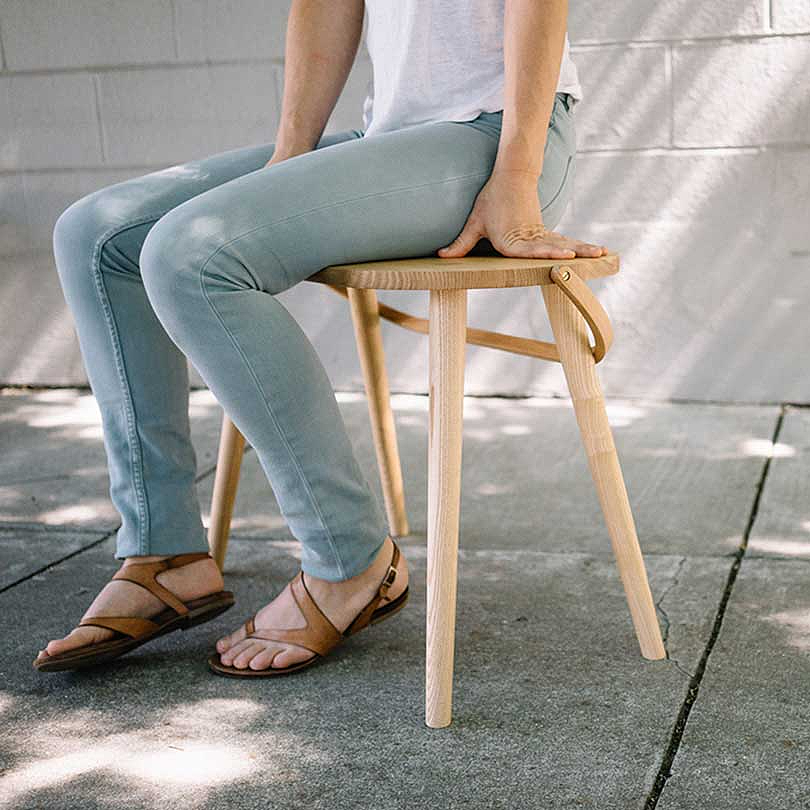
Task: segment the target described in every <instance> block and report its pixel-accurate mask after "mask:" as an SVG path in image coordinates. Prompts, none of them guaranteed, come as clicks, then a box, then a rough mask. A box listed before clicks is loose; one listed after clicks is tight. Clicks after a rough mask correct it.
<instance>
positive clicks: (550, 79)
mask: <svg viewBox="0 0 810 810" xmlns="http://www.w3.org/2000/svg"><path fill="white" fill-rule="evenodd" d="M567 21H568V2H567V0H506V2H505V8H504V49H503V50H504V72H505V75H504V108H503V121H502V124H501V135H500V142H499V145H498V154H497V157H496V159H495V166H494V168H493V171H494V170H495V169H498V170H509V171H523V172H528V173H529V174H531V175H534V177H535V178H539V177H540V173H541V172H542V169H543V152H544V150H545V145H546V132H547V130H548V124H549V120H550V118H551V111H552V108H553V106H554V94H555V92H556V89H557V82H558V80H559V75H560V63H561V61H562V53H563V47H564V44H565V31H566V28H567Z"/></svg>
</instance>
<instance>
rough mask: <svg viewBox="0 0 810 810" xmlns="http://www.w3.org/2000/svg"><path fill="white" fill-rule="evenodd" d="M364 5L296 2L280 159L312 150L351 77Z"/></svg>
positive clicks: (348, 0) (336, 0) (338, 0)
mask: <svg viewBox="0 0 810 810" xmlns="http://www.w3.org/2000/svg"><path fill="white" fill-rule="evenodd" d="M363 12H364V2H363V0H293V3H292V6H291V8H290V13H289V16H288V18H287V33H286V44H285V56H284V94H283V98H282V103H281V121H280V124H279V128H278V134H277V136H276V152H277V153H284V154H288V153H299V152H306V151H309V150H311V149H314V148H315V146H316V145H317V143H318V141H319V140H320V138H321V136H322V134H323V130H324V128H325V127H326V123H327V121H328V120H329V116H330V115H331V114H332V111H333V110H334V108H335V104H336V103H337V100H338V98H339V97H340V93H341V91H342V90H343V87H344V85H345V84H346V79H347V78H348V75H349V72H350V71H351V68H352V65H353V64H354V59H355V56H356V54H357V48H358V46H359V44H360V36H361V34H362V30H363Z"/></svg>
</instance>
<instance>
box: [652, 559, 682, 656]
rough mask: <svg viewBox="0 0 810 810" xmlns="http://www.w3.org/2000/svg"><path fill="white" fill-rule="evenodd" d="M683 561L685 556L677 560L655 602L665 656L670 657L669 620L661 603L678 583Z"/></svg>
mask: <svg viewBox="0 0 810 810" xmlns="http://www.w3.org/2000/svg"><path fill="white" fill-rule="evenodd" d="M685 562H686V557H681V559H680V560H678V567H677V568H676V569H675V574H674V575H673V577H672V582H670V584H669V585H668V586H667V588H666V590H665V591H664V592H663V593H662V594H661V597H660V598H659V599H658V601H657V602H656V603H655V607H656V609H657V610H659V611H660V612H661V615H662V616H663V618H664V632H663V633H662V636H663V641H664V649H665V650H666V653H667V658H669V657H670V655H669V647H667V641H668V640H669V624H670V622H669V616H668V615H667V612H666V611H665V610H664V607H663V603H664V599H666V596H667V594H668V593H669V592H670V591H671V590H672V589H673V588H674V587H675V586H676V585H677V584H678V580H679V578H680V575H681V570H682V569H683V565H684V563H685Z"/></svg>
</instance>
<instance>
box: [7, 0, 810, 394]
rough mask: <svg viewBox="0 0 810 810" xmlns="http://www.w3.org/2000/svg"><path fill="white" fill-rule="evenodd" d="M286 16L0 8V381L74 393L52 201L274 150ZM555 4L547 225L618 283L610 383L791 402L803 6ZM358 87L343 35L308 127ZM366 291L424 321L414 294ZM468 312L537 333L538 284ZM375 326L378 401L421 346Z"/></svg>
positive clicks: (351, 354)
mask: <svg viewBox="0 0 810 810" xmlns="http://www.w3.org/2000/svg"><path fill="white" fill-rule="evenodd" d="M288 10H289V0H143V1H142V2H139V3H131V2H128V0H69V1H68V0H3V2H2V3H0V319H2V323H3V324H4V326H3V330H2V334H3V342H2V346H0V383H31V384H38V383H44V384H73V383H79V382H84V381H85V380H86V376H85V372H84V368H83V366H82V361H81V358H80V356H79V353H78V347H77V344H76V341H75V337H74V335H73V331H72V324H71V319H70V314H69V312H68V311H67V309H66V307H65V304H64V300H63V298H62V295H61V290H60V288H59V286H58V280H57V278H56V275H55V269H54V267H53V258H52V255H51V252H50V250H51V249H50V239H51V232H52V228H53V223H54V221H55V220H56V217H57V216H58V215H59V213H60V212H61V211H62V210H64V208H66V207H67V206H68V205H69V204H70V203H71V202H73V201H74V200H76V199H78V198H79V197H80V196H83V195H84V194H87V193H89V192H91V191H93V190H95V189H97V188H101V187H102V186H105V185H109V184H111V183H114V182H118V181H120V180H124V179H127V178H129V177H133V176H137V175H139V174H144V173H146V172H148V171H153V170H155V169H159V168H164V167H166V166H169V165H173V164H176V163H181V162H184V161H187V160H193V159H196V158H200V157H203V156H205V155H208V154H212V153H215V152H218V151H223V150H226V149H229V148H235V147H238V146H243V145H248V144H255V143H264V142H271V141H273V140H274V138H275V133H276V129H277V127H278V122H279V110H280V100H281V92H282V87H283V70H284V37H285V27H286V19H287V13H288ZM569 10H570V12H569V36H570V40H571V44H572V51H571V52H572V57H573V59H574V61H575V62H576V64H577V67H578V69H579V74H580V80H581V82H582V85H583V88H584V95H585V98H584V100H583V101H582V103H581V104H579V105H578V106H577V108H576V125H577V138H578V155H577V162H576V168H575V173H574V183H575V188H574V199H573V201H572V203H571V205H570V206H569V208H568V210H567V211H566V214H565V216H564V218H563V221H562V222H561V223H560V225H559V227H558V230H560V231H562V232H564V233H568V234H570V235H573V236H578V237H580V238H584V239H592V240H598V241H601V242H603V243H605V244H607V245H608V246H609V247H611V248H612V249H615V250H617V251H618V252H620V253H621V256H622V262H623V265H622V272H621V273H620V274H619V275H618V276H616V277H614V278H611V279H609V280H605V281H603V282H600V283H598V284H597V285H596V288H597V290H598V292H599V294H600V297H601V299H602V300H603V302H604V304H605V306H606V308H607V309H608V311H609V313H610V315H611V317H612V319H613V321H614V325H615V328H616V343H615V347H614V349H613V350H612V351H611V353H610V355H609V356H608V358H607V359H606V360H605V361H604V365H603V366H602V379H603V383H604V387H605V390H606V392H607V393H609V394H612V395H622V396H634V397H655V398H676V399H682V398H686V399H698V400H703V401H711V400H724V401H725V400H729V401H740V402H748V401H785V400H788V401H796V402H807V401H810V363H807V362H805V360H804V357H805V347H806V346H807V345H808V343H809V342H810V319H808V318H807V317H806V311H807V307H808V304H810V273H808V270H810V235H808V234H809V233H810V228H808V224H810V92H808V90H810V79H808V77H810V5H808V3H807V0H718V2H712V3H703V2H699V0H670V2H667V3H661V2H657V1H656V0H616V2H612V3H608V2H606V0H571V2H570V4H569ZM370 75H371V67H370V63H369V59H368V54H367V52H366V51H365V48H364V47H362V46H361V51H360V53H359V54H358V59H357V62H356V64H355V66H354V68H353V70H352V74H351V76H350V78H349V81H348V83H347V86H346V88H345V90H344V92H343V94H342V96H341V98H340V101H339V102H338V105H337V107H336V109H335V111H334V114H333V115H332V117H331V119H330V121H329V124H328V125H327V129H326V131H327V132H332V131H337V130H340V129H345V128H354V127H360V126H361V125H362V118H361V103H362V99H363V97H364V94H365V88H366V83H367V80H368V78H369V77H370ZM316 298H317V301H314V300H313V299H316ZM380 298H381V300H384V301H386V302H388V303H391V304H393V305H394V306H398V307H401V308H405V309H409V310H410V311H412V312H414V313H416V314H421V315H425V314H426V312H427V296H426V294H424V293H392V292H388V293H382V294H381V295H380ZM281 300H283V301H284V303H285V305H286V306H287V307H288V308H289V309H290V311H291V312H292V314H293V315H294V316H295V317H296V318H297V319H298V320H299V322H300V323H301V325H302V327H303V328H304V330H305V331H306V332H307V333H308V334H309V335H310V337H311V338H312V340H313V342H314V343H315V346H316V349H317V350H318V352H319V354H320V356H321V357H322V359H323V361H324V364H325V365H326V367H327V370H328V371H329V374H330V377H331V378H332V380H333V382H334V384H335V387H336V388H340V389H358V390H360V389H362V381H361V376H360V368H359V364H358V361H357V357H356V352H355V350H354V346H353V335H352V330H351V324H350V321H349V316H348V311H347V308H346V304H345V301H344V300H343V299H341V298H339V297H338V296H336V295H334V293H331V291H329V290H325V289H322V288H319V287H316V285H308V284H302V285H298V286H297V287H296V288H294V289H292V290H289V291H287V292H285V293H282V295H281ZM469 300H470V305H469V321H470V324H471V325H476V326H480V327H483V328H490V329H498V330H500V331H504V332H509V333H512V334H521V335H528V336H534V337H538V338H543V339H549V338H550V330H549V328H548V324H547V321H546V318H545V315H544V312H543V310H542V304H541V298H540V296H539V295H538V294H537V291H536V290H508V291H474V292H471V293H470V299H469ZM384 337H385V340H386V347H387V351H388V362H389V373H390V377H391V383H392V387H393V388H394V390H398V391H413V392H417V391H419V392H424V391H426V390H427V389H426V374H427V345H426V341H425V339H424V338H423V337H420V336H417V335H412V334H410V333H407V332H404V331H402V330H399V329H398V328H396V327H393V326H390V325H388V324H385V325H384ZM467 361H468V370H467V377H466V385H467V391H468V392H469V393H479V394H509V395H522V394H529V395H531V394H563V393H564V392H565V385H564V380H563V377H562V374H561V371H560V369H559V367H557V366H555V365H552V364H544V363H541V362H539V361H532V360H530V359H528V358H523V357H514V356H509V355H506V354H503V353H501V352H497V351H494V350H487V349H483V348H480V347H472V346H470V347H468V350H467ZM192 372H193V370H192ZM193 374H194V376H193V380H194V382H195V384H202V381H201V380H200V379H199V378H198V377H197V376H196V373H194V372H193Z"/></svg>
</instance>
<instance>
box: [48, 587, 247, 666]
mask: <svg viewBox="0 0 810 810" xmlns="http://www.w3.org/2000/svg"><path fill="white" fill-rule="evenodd" d="M235 602H236V600H235V599H234V595H233V593H231V591H220V592H219V593H215V594H211V595H210V596H204V597H201V598H200V599H193V600H191V601H189V602H187V603H186V605H187V607H188V608H189V612H188V613H185V614H183V615H182V616H178V615H177V613H176V612H175V611H174V610H172V609H171V608H169V609H168V610H166V611H163V612H162V613H159V614H158V615H157V616H154V617H152V621H156V620H158V619H159V618H160V616H162V615H168V614H171V615H172V617H171V618H167V619H166V620H165V621H163V622H162V623H160V627H159V628H158V629H157V630H156V631H155V632H154V633H149V634H148V635H145V636H140V637H139V638H114V639H110V640H109V641H102V642H99V643H98V644H91V645H84V646H82V647H78V648H76V650H75V652H74V651H71V652H70V653H65V654H64V655H54V656H48V657H47V658H45V659H43V660H41V661H38V660H35V661H34V669H37V670H39V671H40V672H64V671H66V670H72V669H85V668H88V667H91V666H96V665H98V664H104V663H107V662H108V661H112V660H113V659H115V658H119V657H120V656H122V655H124V654H125V653H128V652H130V651H131V650H134V649H136V648H137V647H140V646H141V645H143V644H146V643H147V642H148V641H152V639H155V638H158V637H159V636H165V635H166V634H167V633H173V632H174V631H175V630H189V629H191V628H192V627H196V626H197V625H198V624H204V623H205V622H208V621H211V619H215V618H216V617H217V616H219V615H221V614H222V613H224V612H225V611H226V610H229V609H230V608H232V607H233V606H234V604H235Z"/></svg>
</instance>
